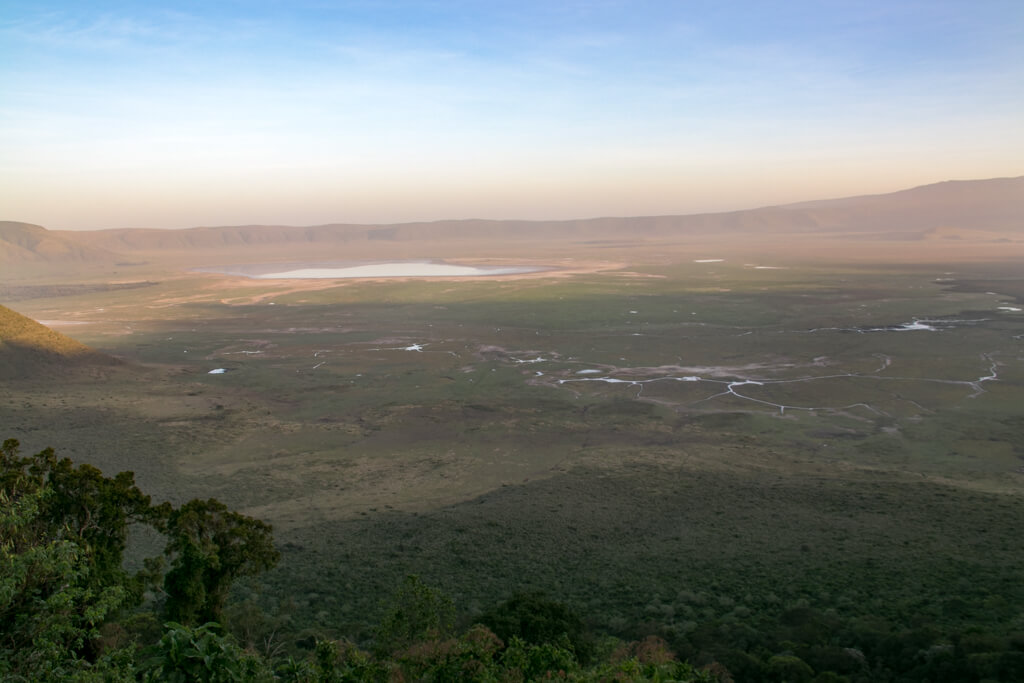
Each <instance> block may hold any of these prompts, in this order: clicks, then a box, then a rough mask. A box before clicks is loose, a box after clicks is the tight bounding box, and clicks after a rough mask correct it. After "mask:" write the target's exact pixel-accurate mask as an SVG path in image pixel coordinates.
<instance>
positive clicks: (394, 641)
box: [377, 575, 455, 654]
mask: <svg viewBox="0 0 1024 683" xmlns="http://www.w3.org/2000/svg"><path fill="white" fill-rule="evenodd" d="M454 623H455V605H454V603H452V599H451V598H449V597H448V596H447V595H445V594H444V593H442V592H441V591H439V590H438V589H436V588H431V587H430V586H428V585H426V584H425V583H423V582H422V581H420V577H418V576H415V575H409V576H407V577H405V580H404V581H402V585H401V586H399V587H398V590H397V591H396V592H395V594H394V595H393V596H391V600H390V601H389V603H388V610H387V613H386V614H385V615H384V618H383V619H382V620H381V622H380V626H378V627H377V650H378V652H380V653H381V654H391V653H393V652H395V651H396V650H399V649H402V648H405V647H408V646H409V645H412V644H413V643H417V642H420V641H424V640H436V639H439V638H444V637H445V636H447V635H449V634H450V632H451V629H452V625H453V624H454Z"/></svg>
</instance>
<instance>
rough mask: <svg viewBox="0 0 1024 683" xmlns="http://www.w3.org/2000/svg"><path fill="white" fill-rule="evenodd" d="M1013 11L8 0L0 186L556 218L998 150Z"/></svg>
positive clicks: (44, 216)
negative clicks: (15, 1)
mask: <svg viewBox="0 0 1024 683" xmlns="http://www.w3.org/2000/svg"><path fill="white" fill-rule="evenodd" d="M1022 27H1024V5H1021V4H1020V3H1019V2H1014V1H998V0H993V1H990V2H985V3H979V4H971V5H968V4H966V3H962V2H927V3H923V2H922V3H919V2H902V3H895V4H894V3H882V2H868V3H856V4H840V3H817V2H792V3H786V4H785V5H783V6H777V5H767V4H763V3H757V2H736V3H729V4H728V5H727V6H724V5H722V4H720V3H711V2H687V3H674V2H629V3H620V2H602V3H589V2H586V3H580V2H557V3H539V2H515V3H511V2H488V3H483V2H451V3H426V2H402V1H396V2H384V3H356V2H339V3H328V4H326V5H325V4H323V3H310V2H297V3H287V4H282V3H273V2H256V3H245V4H244V5H241V4H236V3H224V2H221V3H198V2H176V3H146V4H143V5H139V4H136V3H125V2H101V3H88V4H82V3H71V2H59V1H42V2H34V3H31V4H23V5H20V6H17V7H14V6H9V7H6V8H4V10H3V12H2V15H0V45H2V46H0V82H2V83H3V88H2V92H3V94H2V95H0V208H2V217H3V218H5V219H10V220H19V221H26V222H30V223H35V224H40V225H44V226H46V227H47V228H50V229H56V230H78V229H94V228H114V227H156V228H172V227H190V226H195V225H225V224H252V223H262V224H289V225H310V224H324V223H334V222H343V223H388V222H403V221H418V220H437V219H450V218H470V217H482V218H495V219H565V218H584V217H592V216H607V215H612V216H631V215H661V214H692V213H699V212H707V211H725V210H733V209H743V208H751V207H756V206H763V205H773V204H784V203H788V202H793V201H803V200H807V199H813V198H831V197H841V196H850V195H858V194H866V193H877V192H890V191H895V190H900V189H903V188H907V187H912V186H916V185H923V184H926V183H930V182H935V181H940V180H946V179H951V178H993V177H1004V176H1017V175H1019V174H1020V166H1019V159H1020V158H1022V156H1024V131H1022V129H1021V127H1020V126H1019V121H1020V120H1022V118H1024V89H1022V88H1021V87H1020V84H1021V83H1022V82H1024V66H1022V65H1024V28H1022Z"/></svg>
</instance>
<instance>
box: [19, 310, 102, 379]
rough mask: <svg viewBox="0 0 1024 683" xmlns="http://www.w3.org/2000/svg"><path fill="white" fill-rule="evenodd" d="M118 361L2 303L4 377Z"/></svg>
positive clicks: (67, 369) (57, 371) (51, 371)
mask: <svg viewBox="0 0 1024 683" xmlns="http://www.w3.org/2000/svg"><path fill="white" fill-rule="evenodd" d="M117 362H118V361H117V360H116V359H114V358H112V357H110V356H107V355H105V354H102V353H99V352H97V351H93V350H92V349H90V348H89V347H88V346H86V345H85V344H82V343H81V342H78V341H76V340H74V339H72V338H71V337H68V336H66V335H63V334H61V333H59V332H55V331H53V330H51V329H50V328H49V327H46V326H45V325H41V324H40V323H37V322H36V321H35V320H32V319H31V318H28V317H26V316H23V315H21V314H20V313H17V312H15V311H12V310H11V309H9V308H7V307H6V306H0V378H5V379H14V378H23V377H36V376H40V375H53V374H57V373H62V372H65V371H69V370H72V369H75V368H80V367H83V366H86V365H88V366H96V365H99V366H104V365H106V366H109V365H115V364H117Z"/></svg>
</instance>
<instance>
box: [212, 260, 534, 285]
mask: <svg viewBox="0 0 1024 683" xmlns="http://www.w3.org/2000/svg"><path fill="white" fill-rule="evenodd" d="M545 270H550V269H549V268H546V267H543V266H508V265H505V266H461V265H455V264H451V263H443V262H436V261H396V262H382V263H347V264H341V265H336V264H278V265H276V266H275V265H272V264H263V265H237V266H223V267H214V268H203V269H201V271H202V272H207V273H221V274H224V275H241V276H244V277H249V278H253V279H257V280H324V279H345V278H382V277H488V276H495V275H520V274H524V273H537V272H541V271H545Z"/></svg>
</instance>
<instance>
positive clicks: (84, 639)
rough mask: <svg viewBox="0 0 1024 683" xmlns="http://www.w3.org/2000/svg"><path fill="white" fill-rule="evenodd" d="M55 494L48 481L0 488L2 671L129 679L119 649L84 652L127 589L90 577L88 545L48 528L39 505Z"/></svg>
mask: <svg viewBox="0 0 1024 683" xmlns="http://www.w3.org/2000/svg"><path fill="white" fill-rule="evenodd" d="M52 497H53V492H52V490H50V489H49V488H46V487H42V488H40V489H39V490H37V491H34V492H31V493H23V494H21V495H19V496H18V498H17V499H12V498H11V496H10V494H9V493H8V492H7V491H0V678H3V679H4V680H7V679H8V678H11V679H12V680H13V679H21V680H88V679H89V678H90V675H89V674H90V673H92V674H97V675H96V676H95V679H96V680H109V681H116V680H126V679H128V680H130V671H131V668H130V662H125V661H123V660H124V658H119V657H117V653H107V656H106V657H105V658H99V660H98V661H97V658H92V659H93V661H90V658H89V657H88V656H87V655H89V654H90V648H89V645H90V642H91V640H92V639H94V638H96V637H97V636H98V635H99V626H100V625H101V624H102V623H103V622H104V621H105V620H106V619H107V618H108V616H110V615H111V614H112V613H114V612H115V611H116V610H117V609H118V608H119V607H121V606H122V605H124V604H125V602H126V599H127V591H125V589H124V588H123V587H122V586H120V585H116V584H115V585H98V584H97V583H96V582H94V581H92V580H91V579H92V568H91V566H90V565H91V564H92V563H91V562H90V557H89V553H88V551H87V549H85V548H83V547H82V546H81V545H79V544H78V543H76V542H75V541H73V540H70V539H69V538H61V536H62V534H60V533H58V534H56V535H51V533H50V532H51V529H50V526H49V525H48V524H46V523H45V522H43V521H42V520H41V516H42V513H41V509H42V508H43V507H45V503H46V501H47V500H48V499H51V498H52ZM100 670H102V671H103V673H102V674H100V673H99V672H100Z"/></svg>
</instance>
